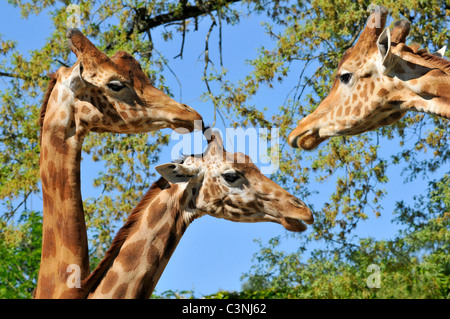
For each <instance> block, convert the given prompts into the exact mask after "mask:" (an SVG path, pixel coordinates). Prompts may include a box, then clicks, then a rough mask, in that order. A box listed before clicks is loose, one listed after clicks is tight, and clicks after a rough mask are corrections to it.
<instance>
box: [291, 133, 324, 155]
mask: <svg viewBox="0 0 450 319" xmlns="http://www.w3.org/2000/svg"><path fill="white" fill-rule="evenodd" d="M296 131H297V130H293V131H292V132H291V134H289V138H288V139H289V144H290V145H291V146H292V147H293V148H302V149H304V150H306V151H309V150H312V149H315V148H316V147H317V146H319V144H320V143H322V142H323V141H325V140H326V139H327V138H326V137H321V136H320V135H319V131H318V130H315V131H310V130H308V131H304V132H302V133H300V134H298V133H297V132H296Z"/></svg>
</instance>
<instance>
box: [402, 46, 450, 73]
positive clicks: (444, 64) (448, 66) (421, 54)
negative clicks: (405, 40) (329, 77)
mask: <svg viewBox="0 0 450 319" xmlns="http://www.w3.org/2000/svg"><path fill="white" fill-rule="evenodd" d="M419 48H420V44H417V43H412V44H411V45H409V46H407V45H403V47H402V50H404V51H405V52H407V53H410V54H412V55H414V56H416V57H418V58H421V59H423V60H425V61H427V62H429V63H431V64H432V65H434V66H435V67H436V68H438V69H440V70H442V71H444V72H445V73H446V74H448V75H450V60H448V59H445V58H441V57H438V56H436V55H434V54H432V53H430V52H428V51H427V50H426V49H419Z"/></svg>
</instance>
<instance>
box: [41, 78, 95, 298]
mask: <svg viewBox="0 0 450 319" xmlns="http://www.w3.org/2000/svg"><path fill="white" fill-rule="evenodd" d="M55 84H56V86H54V87H52V88H50V87H49V91H50V89H52V90H51V92H48V93H47V95H46V99H45V101H44V104H45V109H44V112H43V114H42V115H41V116H42V118H41V121H42V126H41V158H40V173H41V183H42V194H43V204H44V207H43V229H42V232H43V233H42V253H41V264H40V270H39V277H38V282H37V288H36V293H35V297H36V298H64V297H65V296H66V294H67V293H68V292H69V291H70V289H72V288H74V289H77V288H78V287H77V286H78V284H77V283H78V282H80V280H82V279H83V278H85V277H87V275H88V274H89V255H88V245H87V233H86V226H85V220H84V212H83V203H82V198H81V189H80V161H81V146H82V143H83V138H84V136H85V135H86V133H87V130H84V129H83V128H82V127H80V126H79V125H77V123H75V119H74V116H73V114H72V113H73V112H72V110H71V108H70V106H69V105H68V104H70V100H71V99H70V96H69V92H68V89H67V88H65V87H64V86H61V85H59V86H58V83H57V82H56V79H55V82H54V83H53V85H55ZM53 85H51V86H53ZM64 101H65V102H64ZM71 275H72V276H71ZM68 279H69V281H68Z"/></svg>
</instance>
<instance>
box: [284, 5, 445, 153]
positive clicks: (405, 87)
mask: <svg viewBox="0 0 450 319" xmlns="http://www.w3.org/2000/svg"><path fill="white" fill-rule="evenodd" d="M387 13H388V12H387V10H386V9H384V8H382V7H378V10H375V12H373V13H372V14H371V16H370V17H369V19H368V23H367V25H366V27H365V29H364V30H363V32H362V34H361V35H360V37H359V39H358V42H357V43H356V44H355V46H354V47H352V48H350V49H349V50H347V52H346V53H345V54H344V55H343V57H342V59H341V61H340V63H339V65H338V69H337V72H336V78H335V81H334V83H333V86H332V88H331V91H330V93H329V95H328V96H327V97H326V98H325V99H324V100H323V101H322V103H321V104H320V105H319V106H318V107H317V109H316V110H315V111H314V112H313V113H311V114H310V115H308V116H307V117H305V118H303V119H301V120H300V121H299V123H298V125H297V127H296V128H295V129H294V130H293V131H292V132H291V133H290V134H289V137H288V140H289V144H290V145H291V146H292V147H301V148H303V149H305V150H310V149H313V148H316V147H317V146H318V145H319V144H320V143H321V142H323V141H325V140H326V139H327V138H329V137H333V136H345V135H356V134H361V133H363V132H367V131H372V130H375V129H377V128H378V127H381V126H385V125H391V124H392V123H394V122H396V121H398V120H399V119H401V118H402V117H403V115H404V114H405V113H406V112H407V111H408V110H412V111H419V112H426V113H430V114H435V115H438V116H442V117H444V118H450V76H449V75H450V62H449V61H448V60H446V59H443V58H441V57H439V56H436V55H433V54H431V53H427V52H425V51H417V50H416V49H413V48H412V47H408V46H407V45H405V44H404V42H405V40H406V36H407V34H408V32H409V28H410V24H409V23H408V22H406V21H399V22H397V23H395V25H394V29H393V31H392V34H391V31H390V29H389V28H386V29H383V28H384V25H385V21H386V17H387ZM376 21H379V24H378V26H377V24H376V23H375V22H376Z"/></svg>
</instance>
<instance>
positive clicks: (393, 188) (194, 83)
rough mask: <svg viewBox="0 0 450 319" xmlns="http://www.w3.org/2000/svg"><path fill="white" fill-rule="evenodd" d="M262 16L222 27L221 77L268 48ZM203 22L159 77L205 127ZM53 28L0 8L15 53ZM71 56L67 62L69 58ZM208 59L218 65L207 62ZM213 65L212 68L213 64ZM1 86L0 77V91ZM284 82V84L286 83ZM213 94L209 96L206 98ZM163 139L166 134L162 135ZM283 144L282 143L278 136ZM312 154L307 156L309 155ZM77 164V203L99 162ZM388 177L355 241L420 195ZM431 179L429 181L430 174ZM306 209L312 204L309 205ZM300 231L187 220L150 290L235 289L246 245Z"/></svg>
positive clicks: (248, 250)
mask: <svg viewBox="0 0 450 319" xmlns="http://www.w3.org/2000/svg"><path fill="white" fill-rule="evenodd" d="M261 22H263V17H252V18H251V19H249V18H244V19H242V21H241V23H239V24H238V25H236V26H228V25H225V26H224V28H223V58H224V65H225V67H227V68H228V69H229V79H233V80H234V79H236V80H238V79H242V78H243V76H245V75H246V74H247V73H248V71H249V70H250V66H248V65H247V64H246V63H245V61H246V60H250V59H253V58H255V57H256V56H257V49H258V47H260V46H261V45H264V46H266V47H270V46H272V45H273V44H271V42H270V41H269V38H268V36H267V35H266V34H265V33H264V28H263V26H262V25H261ZM208 27H209V24H208V23H206V22H204V23H202V24H200V30H199V31H198V32H194V33H192V32H191V33H188V34H187V38H186V44H185V48H184V58H183V59H182V60H181V59H170V61H169V63H170V67H171V69H172V70H173V71H174V72H175V73H176V75H177V77H178V80H179V81H180V82H181V87H180V86H179V83H178V81H177V80H176V79H175V77H174V76H173V75H172V74H171V73H170V72H166V74H165V77H166V79H167V81H168V84H169V85H170V86H171V87H172V92H173V93H174V94H175V97H174V98H175V99H176V100H179V101H181V102H183V103H186V104H188V105H190V106H191V107H193V108H194V109H196V110H197V111H198V112H199V113H200V114H202V116H203V118H204V120H205V122H206V123H207V124H211V123H212V122H213V112H212V109H213V106H212V104H211V103H210V102H202V101H201V100H200V95H201V94H202V92H204V91H205V84H204V82H202V81H201V77H202V75H203V68H204V62H203V57H202V56H201V57H200V58H199V55H200V54H201V53H202V51H203V48H204V41H205V36H206V32H207V28H208ZM52 28H53V26H52V23H51V21H50V19H48V16H47V14H46V13H41V14H40V15H39V16H37V17H36V16H34V15H30V16H29V18H28V19H27V20H24V19H21V17H20V12H19V9H17V8H14V7H12V6H11V5H9V4H6V3H5V2H1V3H0V34H1V35H2V36H3V37H4V38H5V39H13V40H15V41H17V42H18V47H19V49H20V50H21V51H28V50H34V49H39V48H40V47H42V46H43V45H44V43H45V39H46V38H47V37H48V36H49V34H50V32H51V31H50V30H51V29H52ZM158 32H159V30H158V29H156V30H154V31H153V32H152V36H153V39H154V41H155V43H156V47H157V48H158V50H159V52H161V54H163V55H165V56H168V57H175V56H176V55H177V54H178V53H179V50H180V44H181V38H175V40H174V41H172V42H170V43H163V42H162V41H160V39H158ZM217 32H218V28H215V30H214V31H213V34H212V35H211V40H210V51H211V54H212V55H216V56H217V53H218V46H217ZM73 58H74V57H73ZM214 61H218V60H217V59H215V60H214ZM217 67H218V65H217ZM291 73H292V74H293V75H292V76H291V77H290V78H289V79H288V80H287V81H285V82H284V83H283V84H275V86H274V88H262V89H261V90H260V93H259V94H258V95H257V97H256V98H255V100H254V104H255V105H258V107H260V108H261V109H262V108H263V107H268V108H269V109H270V111H272V112H277V110H278V107H279V105H281V104H282V103H283V101H284V99H285V96H286V95H287V94H288V92H289V90H290V89H291V88H292V86H293V85H294V84H295V83H296V82H297V80H298V79H297V77H298V74H297V73H296V72H295V70H293V71H292V72H291ZM3 83H5V82H4V80H2V79H1V78H0V89H1V87H2V85H3ZM289 83H291V84H292V85H289ZM214 89H215V88H213V92H214ZM217 128H219V129H221V130H222V133H223V132H224V127H223V125H222V123H221V121H220V118H219V117H218V119H217ZM167 133H170V131H169V130H167ZM280 138H281V139H283V138H284V137H282V136H281V137H280ZM170 147H173V144H171V145H170V146H169V147H168V148H167V149H166V150H167V151H165V154H166V155H164V156H162V157H161V160H160V162H159V163H158V164H162V163H165V162H169V161H171V158H170V156H169V155H168V154H170ZM397 151H398V143H396V142H395V141H394V142H392V141H390V142H386V143H385V144H383V145H382V147H381V152H382V153H383V154H391V153H392V154H393V153H395V152H397ZM315 152H317V150H316V151H313V152H312V153H311V154H312V155H314V154H315ZM83 158H84V160H83V162H82V168H81V171H82V192H83V197H84V198H87V197H89V196H92V194H93V193H96V192H98V190H96V189H93V187H92V182H93V180H92V176H95V175H96V171H97V170H98V169H99V167H101V166H99V165H102V164H101V163H93V162H92V161H90V160H89V157H88V156H86V155H84V156H83ZM442 173H443V170H440V171H438V172H436V174H435V175H434V176H439V175H441V174H442ZM388 174H389V176H390V177H391V178H390V181H389V183H388V184H386V185H384V187H385V189H386V190H387V192H388V195H387V196H386V198H385V199H383V201H382V205H383V207H384V210H383V213H382V216H381V217H379V218H375V217H374V216H373V214H372V215H370V214H369V217H370V219H369V221H367V222H364V223H362V224H361V225H360V226H359V227H358V234H359V235H361V236H364V237H366V236H372V237H375V238H377V239H382V238H389V237H392V236H393V235H394V234H395V232H396V230H397V229H398V228H397V226H396V225H395V224H393V223H392V222H391V219H392V216H391V214H390V212H392V210H393V208H394V204H395V201H399V200H404V201H405V202H407V203H408V202H412V198H413V196H414V195H416V194H419V193H421V192H423V191H426V188H427V183H426V181H425V182H423V181H416V182H414V183H410V184H403V177H401V175H400V170H399V169H398V167H397V168H388ZM430 178H433V176H430ZM309 187H312V188H314V189H316V190H320V193H319V194H318V195H314V196H312V197H311V199H310V201H314V202H315V203H316V206H317V207H320V206H321V204H322V203H323V202H324V201H327V200H328V196H329V194H330V193H331V191H332V190H333V189H334V184H332V183H331V182H330V183H329V184H326V185H324V184H320V183H315V182H314V181H312V182H311V184H310V185H309ZM312 204H314V203H312ZM32 205H33V209H35V210H41V209H42V208H41V202H40V200H39V198H34V199H33V203H32ZM310 233H311V230H310V229H308V230H307V231H306V232H305V233H302V234H300V235H298V236H295V237H294V238H293V237H291V236H288V235H287V232H286V231H285V230H284V228H283V227H282V226H281V225H278V224H273V223H259V224H242V223H232V222H228V221H225V220H218V219H215V218H212V217H209V216H205V217H203V218H201V219H198V220H196V221H194V222H193V223H192V224H191V225H190V226H189V228H188V229H187V231H186V233H185V235H184V237H183V238H182V240H181V242H180V244H179V245H178V247H177V249H176V251H175V253H174V255H173V257H172V259H171V260H170V262H169V264H168V266H167V268H166V270H165V272H164V273H163V275H162V277H161V280H160V282H159V283H158V285H157V287H156V291H157V292H158V293H161V292H163V291H166V290H192V289H193V290H194V291H195V293H196V296H201V295H203V294H210V293H214V292H217V291H218V290H219V289H224V290H239V289H240V288H241V284H242V282H241V281H240V277H241V275H242V274H243V273H245V272H247V271H248V270H249V269H250V266H251V265H252V257H253V255H254V253H256V252H257V251H258V244H257V243H255V241H254V239H261V241H262V242H263V243H266V242H267V241H268V240H269V239H270V238H273V237H276V236H281V237H283V238H284V240H283V241H282V246H281V247H282V248H283V249H286V250H287V251H295V249H296V248H297V247H298V243H299V242H301V241H302V240H303V239H304V238H306V236H308V235H310Z"/></svg>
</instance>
